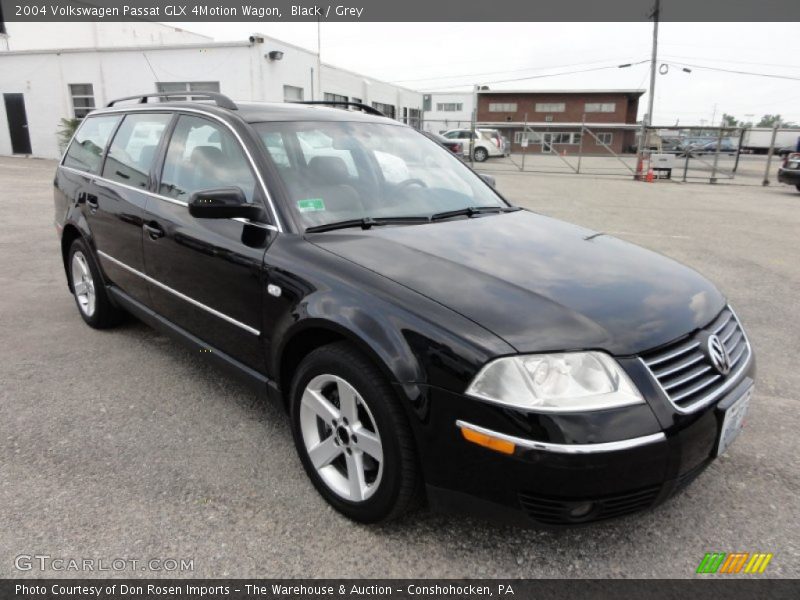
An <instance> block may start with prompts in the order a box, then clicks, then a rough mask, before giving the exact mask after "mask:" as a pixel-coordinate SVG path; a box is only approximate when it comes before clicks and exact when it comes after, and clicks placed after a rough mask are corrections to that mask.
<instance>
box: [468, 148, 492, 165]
mask: <svg viewBox="0 0 800 600" xmlns="http://www.w3.org/2000/svg"><path fill="white" fill-rule="evenodd" d="M472 154H473V156H474V157H475V161H476V162H483V161H485V160H486V159H487V158H489V152H488V151H487V150H486V148H475V151H474V152H473V153H472Z"/></svg>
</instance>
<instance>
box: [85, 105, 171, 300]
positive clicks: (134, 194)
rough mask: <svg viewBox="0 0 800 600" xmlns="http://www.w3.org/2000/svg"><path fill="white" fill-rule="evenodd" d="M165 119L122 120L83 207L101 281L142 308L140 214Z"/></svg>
mask: <svg viewBox="0 0 800 600" xmlns="http://www.w3.org/2000/svg"><path fill="white" fill-rule="evenodd" d="M171 119H172V114H170V113H169V112H166V111H165V112H149V111H148V112H139V113H131V114H128V115H126V116H125V117H124V119H123V121H122V123H121V124H120V125H119V126H118V128H117V130H116V132H115V134H114V138H113V141H112V142H111V145H110V146H109V149H108V153H107V156H106V159H105V162H104V165H103V170H102V173H101V176H100V177H97V178H95V181H94V191H93V193H91V194H88V195H87V198H86V203H85V211H86V220H87V221H88V223H89V227H90V228H91V230H92V235H93V237H94V240H95V245H96V249H97V255H98V257H99V259H100V264H101V265H102V267H103V271H104V273H105V274H106V276H107V278H108V279H109V280H110V281H111V282H112V283H113V284H114V285H117V286H118V287H119V288H120V289H122V290H123V291H124V292H126V293H127V294H129V295H130V296H132V297H133V298H135V299H136V300H138V301H139V302H142V303H144V304H147V305H149V304H150V297H149V295H148V286H147V281H146V280H145V278H144V270H145V269H144V260H143V257H142V227H143V224H144V208H145V205H146V204H147V198H148V196H149V194H150V192H149V190H150V185H151V181H152V177H153V172H152V171H153V166H154V165H155V157H156V154H157V150H158V147H159V144H160V143H161V139H162V137H163V136H164V132H165V131H166V129H167V126H168V125H169V122H170V120H171Z"/></svg>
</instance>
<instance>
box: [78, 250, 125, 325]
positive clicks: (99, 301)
mask: <svg viewBox="0 0 800 600" xmlns="http://www.w3.org/2000/svg"><path fill="white" fill-rule="evenodd" d="M67 261H68V262H67V273H68V274H69V283H70V288H72V294H73V296H74V297H75V304H77V305H78V312H80V314H81V317H82V318H83V320H84V321H86V323H87V324H88V325H89V326H91V327H94V328H96V329H105V328H107V327H112V326H114V325H116V324H117V323H119V322H120V320H121V319H122V316H123V314H124V313H123V312H122V311H121V310H120V309H118V308H117V307H115V306H114V305H113V304H111V300H109V298H108V294H107V293H106V288H105V286H104V285H103V280H102V278H101V277H100V270H99V269H98V268H97V263H96V262H95V260H94V256H93V255H92V253H91V252H90V251H89V248H88V246H87V245H86V242H84V241H83V240H82V239H80V238H79V239H76V240H75V241H74V242H72V246H70V249H69V255H68V258H67Z"/></svg>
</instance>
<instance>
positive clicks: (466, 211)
mask: <svg viewBox="0 0 800 600" xmlns="http://www.w3.org/2000/svg"><path fill="white" fill-rule="evenodd" d="M518 210H522V209H521V208H520V207H519V206H468V207H467V208H459V209H458V210H448V211H445V212H440V213H435V214H433V215H431V221H439V220H441V219H449V218H451V217H472V216H474V215H485V214H488V213H507V212H516V211H518Z"/></svg>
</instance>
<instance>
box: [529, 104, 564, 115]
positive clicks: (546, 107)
mask: <svg viewBox="0 0 800 600" xmlns="http://www.w3.org/2000/svg"><path fill="white" fill-rule="evenodd" d="M566 109H567V105H566V104H565V103H564V102H537V103H536V112H542V113H556V112H564V111H565V110H566Z"/></svg>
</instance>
